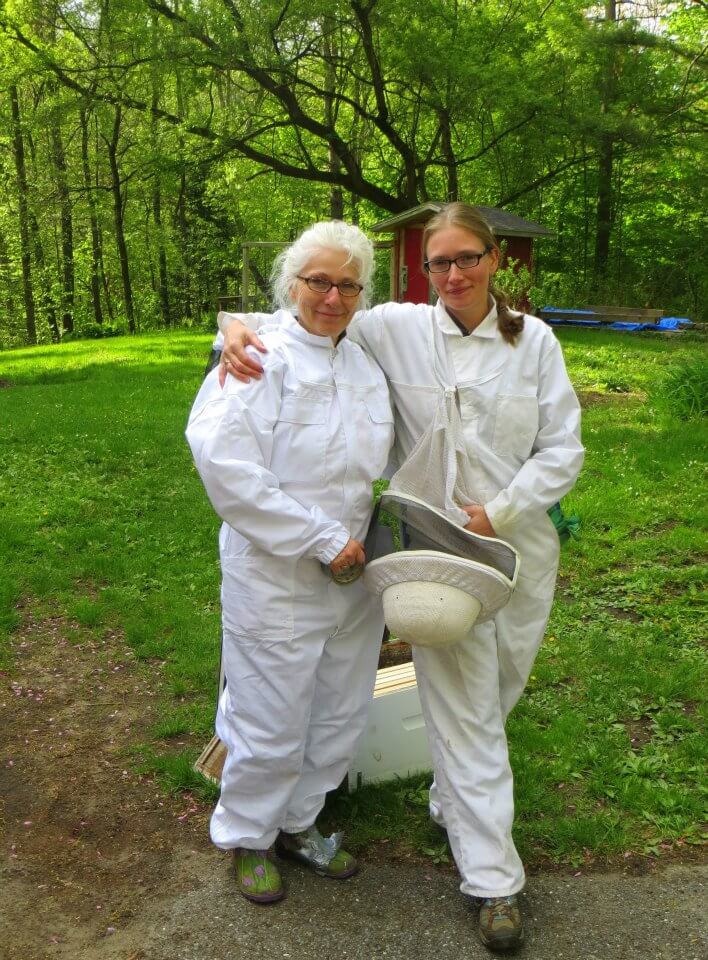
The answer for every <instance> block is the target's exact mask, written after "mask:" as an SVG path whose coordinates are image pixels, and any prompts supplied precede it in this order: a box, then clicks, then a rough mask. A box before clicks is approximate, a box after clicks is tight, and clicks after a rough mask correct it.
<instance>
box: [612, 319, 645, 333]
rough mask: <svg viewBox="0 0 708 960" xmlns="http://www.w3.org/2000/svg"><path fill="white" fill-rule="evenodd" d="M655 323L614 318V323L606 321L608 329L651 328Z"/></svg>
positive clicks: (630, 329)
mask: <svg viewBox="0 0 708 960" xmlns="http://www.w3.org/2000/svg"><path fill="white" fill-rule="evenodd" d="M655 326H656V324H655V323H632V322H631V321H630V320H615V322H614V323H608V324H607V329H608V330H629V331H634V330H651V329H652V328H653V327H655Z"/></svg>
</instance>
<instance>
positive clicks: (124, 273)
mask: <svg viewBox="0 0 708 960" xmlns="http://www.w3.org/2000/svg"><path fill="white" fill-rule="evenodd" d="M122 117H123V112H122V109H121V108H120V107H116V108H115V115H114V119H113V132H112V135H111V139H110V140H107V141H106V145H107V147H108V163H109V166H110V170H111V194H112V196H113V222H114V224H115V231H116V245H117V247H118V260H119V262H120V276H121V281H122V283H123V301H124V303H125V315H126V317H127V318H128V329H129V330H130V332H131V333H135V312H134V310H133V289H132V286H131V283H130V268H129V264H128V246H127V244H126V242H125V230H124V221H123V214H124V203H123V197H122V194H121V188H120V187H121V185H120V171H119V169H118V141H119V139H120V125H121V120H122Z"/></svg>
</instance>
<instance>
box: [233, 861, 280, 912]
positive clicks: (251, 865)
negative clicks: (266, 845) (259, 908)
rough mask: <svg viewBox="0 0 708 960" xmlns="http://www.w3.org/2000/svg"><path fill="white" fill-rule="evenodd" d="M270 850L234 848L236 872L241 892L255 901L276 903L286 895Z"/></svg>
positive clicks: (248, 898)
mask: <svg viewBox="0 0 708 960" xmlns="http://www.w3.org/2000/svg"><path fill="white" fill-rule="evenodd" d="M270 853H271V851H270V850H246V849H244V847H236V849H235V850H234V873H235V874H236V884H237V886H238V891H239V893H242V894H243V896H244V897H245V898H246V899H247V900H251V901H252V902H253V903H275V902H276V900H282V899H283V897H284V896H285V891H284V890H283V882H282V880H281V879H280V874H279V873H278V868H277V867H276V865H275V864H274V863H273V861H272V860H271V859H270Z"/></svg>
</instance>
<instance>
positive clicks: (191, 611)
mask: <svg viewBox="0 0 708 960" xmlns="http://www.w3.org/2000/svg"><path fill="white" fill-rule="evenodd" d="M560 337H561V339H562V341H563V346H564V350H565V354H566V358H567V361H568V366H569V370H570V373H571V377H572V379H573V382H574V383H575V385H576V388H577V389H578V390H579V391H581V393H583V394H585V395H586V397H587V400H588V404H589V405H588V407H587V409H586V411H585V417H584V439H585V442H586V445H587V448H588V455H587V460H586V465H585V468H584V470H583V473H582V476H581V478H580V481H579V483H578V485H577V487H576V489H575V490H574V491H573V493H572V494H571V495H570V496H569V497H568V498H567V501H566V503H567V507H568V508H569V510H570V511H572V512H575V513H577V514H579V515H580V517H581V519H582V523H583V538H582V541H581V542H580V543H579V544H574V545H572V546H570V547H567V548H566V549H565V550H564V552H563V559H562V566H561V579H560V585H559V591H558V594H557V599H556V603H555V606H554V610H553V615H552V619H551V623H550V625H549V630H548V635H547V639H546V642H545V643H544V646H543V648H542V651H541V654H540V656H539V658H538V660H537V663H536V667H535V670H534V674H533V676H532V678H531V682H530V684H529V688H528V691H527V694H526V696H525V697H524V698H523V699H522V701H521V703H520V704H519V706H518V707H517V709H516V710H515V711H514V713H513V714H512V716H511V718H510V721H509V740H510V747H511V752H512V758H513V764H514V770H515V776H516V796H517V826H516V838H517V841H518V844H519V847H520V851H521V853H522V856H523V857H524V858H525V860H526V861H527V862H529V863H530V864H534V863H540V862H545V861H548V860H551V861H554V862H560V863H565V864H573V865H577V864H582V863H585V862H587V861H588V860H589V859H592V858H603V857H610V858H612V857H616V856H618V855H621V854H622V853H625V852H627V851H630V850H631V851H633V852H635V853H640V854H641V853H648V854H652V853H657V852H662V851H663V850H664V849H666V848H667V847H671V846H673V847H675V846H676V845H683V844H693V843H695V842H698V841H699V839H700V835H699V832H698V827H697V824H699V823H700V822H701V819H702V817H703V816H704V811H705V792H704V791H703V792H702V779H701V777H702V772H703V770H704V769H705V741H704V739H703V738H702V731H703V730H704V726H703V724H702V718H703V714H702V711H703V708H704V698H703V695H702V691H703V689H704V682H705V658H704V649H703V647H702V643H703V642H704V640H705V634H706V629H705V617H704V614H703V609H704V608H703V607H702V601H703V599H704V593H703V592H702V590H703V584H702V578H703V576H704V574H705V565H704V560H705V557H704V546H705V534H704V530H705V512H704V508H703V500H704V497H703V496H702V494H703V491H704V490H705V448H706V425H705V420H703V419H701V418H700V417H699V416H698V415H697V414H696V413H695V411H694V412H692V407H691V404H692V403H693V400H691V399H690V398H693V397H695V396H696V395H700V390H704V385H703V386H702V387H701V386H700V382H699V381H700V375H698V380H697V381H696V382H695V383H694V382H693V381H692V386H691V388H690V390H689V391H688V394H689V404H688V408H686V407H685V405H684V406H682V407H680V408H679V407H672V406H671V405H670V403H667V391H668V390H669V389H670V388H671V387H672V385H673V388H676V385H677V374H676V371H678V370H682V369H684V370H685V369H696V368H697V366H698V362H697V359H696V358H697V357H698V356H699V354H700V351H701V350H703V349H704V345H703V344H701V343H699V342H696V341H692V340H689V339H686V340H684V339H682V338H680V337H676V338H672V339H664V338H651V339H650V338H649V337H646V338H637V337H634V336H631V335H622V334H610V333H601V332H597V331H594V330H591V331H584V330H563V331H561V332H560ZM209 340H210V338H209V337H208V336H205V335H196V334H193V333H175V334H171V335H170V336H167V335H152V336H145V337H138V338H132V339H128V338H116V339H111V340H106V341H90V342H76V343H72V344H64V345H62V346H58V347H43V348H33V349H26V350H18V351H13V352H7V353H3V354H0V381H3V380H4V381H9V382H10V386H9V387H8V388H0V457H1V461H0V462H2V470H0V668H4V669H7V670H10V671H11V670H12V657H11V652H10V648H9V644H8V639H9V637H10V636H11V634H12V631H13V630H14V629H15V628H16V627H17V623H18V615H17V611H16V604H17V602H18V600H20V599H21V598H31V599H32V600H33V602H34V603H35V604H36V605H37V607H38V609H39V610H40V611H42V610H47V611H49V610H51V611H52V615H55V616H56V615H58V614H60V615H64V616H65V617H66V618H67V620H68V621H72V622H77V623H79V624H81V625H82V628H84V629H86V628H88V629H90V630H92V631H95V632H96V635H97V636H100V635H101V634H102V632H103V631H106V630H109V629H110V630H117V631H119V632H121V633H122V635H123V636H124V637H125V643H126V644H128V645H129V646H130V647H131V648H132V649H133V651H134V652H135V654H136V656H137V658H138V660H139V661H142V662H143V664H144V666H145V669H149V668H150V666H151V665H152V664H153V663H156V662H159V663H161V664H163V665H164V666H163V667H162V669H161V670H160V681H159V703H160V705H161V708H160V715H159V718H158V721H157V723H156V725H155V727H154V729H153V731H152V739H151V741H150V742H149V743H143V744H136V745H135V750H136V763H140V764H141V765H143V766H144V767H145V768H147V769H150V770H153V771H154V772H155V773H156V774H157V775H158V776H159V777H160V779H161V781H162V782H163V783H164V785H165V788H166V789H170V790H175V789H189V790H192V791H194V792H197V793H198V794H199V795H200V796H202V797H204V798H205V799H213V796H214V792H213V790H211V788H209V787H207V786H206V785H204V784H203V783H200V782H199V781H198V779H197V778H195V776H194V775H193V774H192V772H191V769H190V768H191V762H192V760H193V759H194V757H195V756H196V753H197V752H198V750H199V748H200V747H201V746H202V745H203V744H204V743H205V742H206V740H207V739H208V738H209V736H210V735H211V730H212V723H213V709H214V696H215V687H216V671H217V666H218V644H219V634H220V627H219V608H218V595H219V593H218V585H219V570H218V562H217V550H216V535H217V530H218V521H217V519H216V517H215V516H214V515H213V513H212V511H211V508H210V506H209V504H208V502H207V500H206V497H205V496H204V493H203V490H202V487H201V484H200V481H199V478H198V476H197V475H196V472H195V471H194V468H193V466H192V463H191V458H190V455H189V451H188V449H187V446H186V443H185V441H184V438H183V430H184V425H185V422H186V417H187V413H188V410H189V406H190V403H191V401H192V398H193V396H194V394H195V392H196V390H197V388H198V386H199V383H200V380H201V374H202V370H203V366H204V363H205V360H206V356H207V354H208V351H209ZM703 369H704V370H705V367H703ZM672 378H673V379H672ZM678 383H679V384H680V383H681V378H680V377H679V379H678ZM682 411H683V412H682ZM686 417H688V419H686ZM154 672H155V674H157V671H154ZM157 682H158V681H156V683H157ZM177 741H179V742H180V743H185V744H187V746H185V747H179V746H177ZM426 784H427V778H425V777H415V778H412V779H411V780H407V781H395V782H393V783H391V784H387V785H385V786H381V787H365V788H364V789H362V790H360V791H358V792H357V793H356V794H354V795H352V796H344V795H339V796H335V797H334V798H333V800H332V801H331V803H330V804H329V807H328V816H329V817H330V818H331V819H336V820H337V821H338V823H340V824H343V825H344V826H345V828H346V829H347V830H348V832H349V835H350V838H351V840H352V841H353V846H354V847H361V846H365V845H366V844H370V843H373V842H381V841H384V842H386V843H388V844H390V845H392V846H395V847H396V848H397V849H398V850H399V852H400V851H404V852H405V850H406V849H408V850H418V851H425V852H426V853H427V855H428V856H430V857H431V859H432V860H433V861H435V862H445V860H446V858H447V857H448V856H449V854H448V852H447V849H446V846H445V844H444V842H443V840H442V838H441V836H440V834H439V833H438V832H437V831H436V830H435V828H432V827H431V826H430V824H429V822H428V819H427V808H426V803H425V788H426ZM662 845H663V846H662Z"/></svg>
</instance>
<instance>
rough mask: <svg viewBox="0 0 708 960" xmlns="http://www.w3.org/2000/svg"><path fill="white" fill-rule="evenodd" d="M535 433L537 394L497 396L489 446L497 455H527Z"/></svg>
mask: <svg viewBox="0 0 708 960" xmlns="http://www.w3.org/2000/svg"><path fill="white" fill-rule="evenodd" d="M537 433H538V400H537V399H536V397H518V396H515V397H510V396H501V397H499V399H498V400H497V411H496V420H495V423H494V435H493V439H492V448H493V450H494V452H495V453H498V454H499V456H500V457H514V458H516V459H517V460H521V461H524V460H526V459H528V457H529V456H530V454H531V450H532V448H533V444H534V440H535V439H536V434H537Z"/></svg>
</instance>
